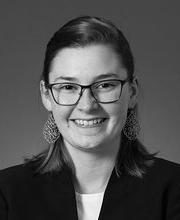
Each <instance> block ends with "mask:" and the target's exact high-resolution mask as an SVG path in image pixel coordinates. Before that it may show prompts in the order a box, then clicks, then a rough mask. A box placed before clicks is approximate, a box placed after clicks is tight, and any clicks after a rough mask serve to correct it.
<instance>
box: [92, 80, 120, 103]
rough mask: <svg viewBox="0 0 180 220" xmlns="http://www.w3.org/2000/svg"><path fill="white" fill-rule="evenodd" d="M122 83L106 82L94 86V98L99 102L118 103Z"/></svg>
mask: <svg viewBox="0 0 180 220" xmlns="http://www.w3.org/2000/svg"><path fill="white" fill-rule="evenodd" d="M121 88H122V85H121V81H119V80H106V81H103V82H100V83H96V84H94V86H93V88H92V91H93V95H94V97H95V98H96V99H97V100H98V101H99V102H104V103H108V102H114V101H117V100H118V99H119V97H120V93H121Z"/></svg>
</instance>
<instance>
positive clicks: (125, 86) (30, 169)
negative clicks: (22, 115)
mask: <svg viewBox="0 0 180 220" xmlns="http://www.w3.org/2000/svg"><path fill="white" fill-rule="evenodd" d="M40 90H41V96H42V102H43V104H44V106H45V108H46V109H47V110H48V111H49V118H48V121H47V122H46V124H45V127H44V136H45V138H46V140H47V141H48V142H49V148H48V149H47V150H46V151H45V152H43V153H41V154H40V155H38V156H36V157H35V158H33V159H31V160H29V161H28V162H27V163H25V164H24V165H19V166H16V167H13V168H9V169H6V170H3V171H1V173H0V219H1V220H7V219H8V220H25V219H26V220H28V219H31V220H32V219H33V220H41V219H43V220H45V219H48V220H49V219H71V220H72V219H79V220H97V219H99V220H109V219H123V220H132V219H138V220H141V219H142V220H144V219H146V220H150V219H152V220H160V219H161V220H165V219H166V220H167V219H168V220H177V219H180V166H179V165H178V164H175V163H172V162H169V161H166V160H163V159H160V158H157V157H155V155H151V154H149V153H148V152H147V150H146V149H145V148H144V146H143V145H142V144H141V143H140V142H139V141H138V133H139V130H140V126H139V123H138V120H137V95H138V79H137V77H136V76H135V75H134V61H133V55H132V52H131V49H130V46H129V43H128V42H127V40H126V38H125V37H124V35H123V33H122V32H121V31H120V30H119V29H117V28H116V27H115V26H114V25H113V24H112V23H111V22H109V21H107V20H104V19H101V18H96V17H89V16H84V17H78V18H76V19H74V20H72V21H70V22H68V23H67V24H65V25H64V26H63V27H61V28H60V29H59V30H58V31H57V32H56V33H55V34H54V36H53V37H52V38H51V40H50V41H49V43H48V45H47V50H46V55H45V61H44V69H43V74H42V80H41V82H40Z"/></svg>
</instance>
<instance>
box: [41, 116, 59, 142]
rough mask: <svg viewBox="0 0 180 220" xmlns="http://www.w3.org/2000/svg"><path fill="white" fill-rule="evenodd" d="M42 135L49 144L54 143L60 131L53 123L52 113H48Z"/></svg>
mask: <svg viewBox="0 0 180 220" xmlns="http://www.w3.org/2000/svg"><path fill="white" fill-rule="evenodd" d="M43 135H44V138H45V140H46V141H47V142H48V143H49V144H52V143H54V142H55V141H56V140H57V139H58V138H59V137H60V132H59V130H58V127H57V125H56V123H55V120H54V117H53V115H52V113H50V114H49V117H48V120H47V121H46V123H45V125H44V128H43Z"/></svg>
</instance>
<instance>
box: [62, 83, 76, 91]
mask: <svg viewBox="0 0 180 220" xmlns="http://www.w3.org/2000/svg"><path fill="white" fill-rule="evenodd" d="M60 89H61V90H76V89H77V86H75V85H72V84H67V85H63V86H61V88H60Z"/></svg>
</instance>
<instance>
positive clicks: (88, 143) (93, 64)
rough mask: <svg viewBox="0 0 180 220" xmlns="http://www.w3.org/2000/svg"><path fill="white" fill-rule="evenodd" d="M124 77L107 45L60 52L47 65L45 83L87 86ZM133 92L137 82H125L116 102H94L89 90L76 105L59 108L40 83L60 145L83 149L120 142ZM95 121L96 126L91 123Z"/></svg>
mask: <svg viewBox="0 0 180 220" xmlns="http://www.w3.org/2000/svg"><path fill="white" fill-rule="evenodd" d="M127 77H128V76H127V71H126V69H125V68H124V67H123V65H122V63H121V61H120V59H119V56H118V55H117V54H116V52H115V51H114V50H113V49H112V48H111V47H110V46H107V45H101V44H99V45H90V46H86V47H78V48H65V49H62V50H60V51H59V53H57V55H56V56H55V58H54V59H53V61H52V63H51V70H50V75H49V83H50V84H52V83H64V82H68V83H69V82H73V83H78V84H81V85H89V84H92V83H94V82H97V81H100V80H107V79H120V80H125V79H127ZM136 93H137V83H135V82H134V83H132V84H131V85H130V84H129V83H125V85H124V86H123V89H122V93H121V97H120V99H119V100H118V101H117V102H114V103H109V104H102V103H98V102H96V101H95V99H94V98H93V96H92V95H91V92H90V90H89V89H85V90H84V92H83V95H82V96H81V98H80V100H79V102H78V103H77V104H76V105H73V106H62V105H58V104H57V103H56V102H55V101H54V100H53V97H52V95H51V93H50V91H49V92H47V90H46V88H45V87H44V85H43V83H42V82H41V94H42V100H43V103H44V106H45V107H46V108H47V110H48V111H52V113H53V115H54V118H55V122H56V124H57V126H58V128H59V131H60V133H61V134H62V136H63V138H64V143H65V144H66V145H69V146H72V147H75V148H79V149H84V150H87V149H94V148H96V149H97V148H98V147H102V146H105V145H108V146H110V147H111V146H113V143H115V142H116V143H117V142H118V141H119V140H120V133H121V130H122V128H123V125H124V123H125V121H126V116H127V110H128V108H131V107H133V106H134V104H135V99H136ZM97 119H98V120H99V123H97V121H94V120H97ZM102 119H103V120H102ZM78 122H81V123H82V124H79V123H78ZM95 122H96V123H95Z"/></svg>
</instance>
